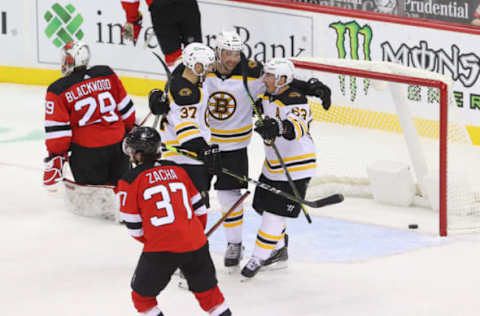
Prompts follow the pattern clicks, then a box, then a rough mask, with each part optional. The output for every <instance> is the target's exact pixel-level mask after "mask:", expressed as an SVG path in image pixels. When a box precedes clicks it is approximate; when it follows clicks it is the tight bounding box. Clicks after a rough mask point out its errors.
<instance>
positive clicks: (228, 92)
mask: <svg viewBox="0 0 480 316" xmlns="http://www.w3.org/2000/svg"><path fill="white" fill-rule="evenodd" d="M247 68H248V71H247V80H248V87H249V89H250V93H251V94H252V96H253V98H254V99H256V98H257V96H258V95H259V94H262V93H264V91H265V86H264V84H263V82H262V77H261V76H262V70H263V66H262V65H261V64H259V63H257V62H255V61H252V60H249V61H248V67H247ZM204 87H206V89H207V90H208V91H209V94H208V109H207V111H208V116H207V120H208V125H209V127H210V131H211V142H212V143H214V144H218V146H219V148H220V150H222V151H230V150H237V149H242V148H245V147H247V146H248V144H249V143H250V140H251V138H252V132H253V122H252V112H253V107H252V104H251V102H250V100H249V98H248V96H247V93H246V92H245V88H244V86H243V76H242V71H241V63H239V64H238V66H237V67H236V68H235V69H234V70H233V71H232V73H231V74H230V75H228V76H223V75H221V74H219V73H218V72H216V73H210V74H208V75H207V77H206V79H205V82H204Z"/></svg>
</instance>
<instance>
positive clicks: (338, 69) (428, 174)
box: [293, 58, 480, 236]
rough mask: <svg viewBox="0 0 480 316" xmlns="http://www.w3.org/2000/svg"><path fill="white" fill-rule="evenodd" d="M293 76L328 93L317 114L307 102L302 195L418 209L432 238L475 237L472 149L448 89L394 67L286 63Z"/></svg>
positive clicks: (475, 150) (439, 80)
mask: <svg viewBox="0 0 480 316" xmlns="http://www.w3.org/2000/svg"><path fill="white" fill-rule="evenodd" d="M293 61H294V63H295V65H296V69H297V70H296V77H297V78H300V79H308V78H311V77H316V78H318V79H319V80H320V81H322V82H323V83H325V84H327V85H328V86H329V87H330V88H331V89H332V106H331V108H330V109H329V110H328V111H325V110H324V109H323V108H322V106H321V103H320V101H319V100H316V99H315V98H312V99H310V104H311V110H312V114H313V117H314V121H313V122H312V124H311V127H310V132H311V135H312V137H313V138H314V139H315V145H316V148H317V177H316V178H314V179H312V182H311V185H310V188H309V193H308V194H309V195H310V196H312V195H315V196H322V195H327V194H330V193H333V192H341V193H343V194H344V195H345V196H346V197H349V196H354V197H365V198H374V200H375V202H378V203H379V205H382V204H385V203H387V204H392V205H397V206H402V207H408V206H420V207H424V208H428V209H431V210H432V216H435V217H437V216H438V223H439V225H438V232H439V234H440V235H441V236H446V235H447V233H452V232H471V231H475V230H480V203H479V200H480V199H479V194H478V192H479V191H480V171H479V170H480V168H472V166H476V165H478V162H479V161H480V160H479V159H480V147H478V146H474V145H473V144H472V142H471V135H470V134H469V130H468V129H467V126H466V125H465V123H464V120H463V115H464V113H463V112H462V111H461V109H460V108H458V107H457V106H456V104H455V99H454V96H453V90H452V88H453V82H452V81H451V80H450V79H449V78H447V77H445V76H443V75H440V74H437V73H433V72H429V71H423V70H420V69H415V68H409V67H404V66H401V65H398V64H394V63H387V62H371V61H354V60H343V59H333V60H332V59H328V60H326V59H319V58H301V59H295V60H293Z"/></svg>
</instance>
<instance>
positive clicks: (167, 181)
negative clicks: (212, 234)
mask: <svg viewBox="0 0 480 316" xmlns="http://www.w3.org/2000/svg"><path fill="white" fill-rule="evenodd" d="M157 164H158V163H157ZM117 190H118V191H117V192H118V194H119V197H120V215H121V218H122V220H123V221H125V223H126V226H127V229H128V231H129V233H130V235H132V236H133V237H135V238H136V239H138V240H141V241H143V242H144V248H143V251H146V252H160V251H167V252H188V251H193V250H197V249H199V248H201V247H202V246H204V245H205V243H206V242H207V238H206V236H205V233H204V231H203V230H204V227H203V225H202V223H201V222H200V219H199V218H198V217H197V216H201V215H205V214H207V209H206V208H205V205H204V202H203V199H202V196H201V195H200V193H198V191H197V189H196V188H195V186H194V185H193V183H192V180H190V177H189V176H188V175H187V173H186V172H185V170H184V169H183V168H181V167H179V166H175V165H174V166H161V165H156V166H153V165H141V166H138V167H136V168H134V169H132V170H130V171H128V172H127V173H126V174H125V175H124V176H123V177H122V179H120V181H119V182H118V187H117Z"/></svg>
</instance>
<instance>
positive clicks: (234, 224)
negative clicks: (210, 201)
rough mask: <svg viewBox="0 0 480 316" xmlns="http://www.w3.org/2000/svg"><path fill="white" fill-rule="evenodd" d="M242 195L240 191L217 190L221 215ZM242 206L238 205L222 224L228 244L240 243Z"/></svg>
mask: <svg viewBox="0 0 480 316" xmlns="http://www.w3.org/2000/svg"><path fill="white" fill-rule="evenodd" d="M241 196H242V193H241V192H240V190H219V191H217V198H218V200H219V202H220V205H221V207H222V214H224V212H226V211H227V210H229V209H230V208H231V207H232V205H233V204H235V202H237V201H238V200H239V199H240V197H241ZM242 224H243V204H240V205H239V206H238V207H237V208H236V209H235V210H234V211H233V212H232V213H231V214H230V215H229V216H228V217H227V218H226V219H225V221H224V222H223V227H224V231H225V237H226V239H227V242H229V243H235V244H238V243H241V242H242Z"/></svg>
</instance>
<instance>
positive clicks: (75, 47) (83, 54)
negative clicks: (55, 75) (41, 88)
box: [61, 41, 90, 76]
mask: <svg viewBox="0 0 480 316" xmlns="http://www.w3.org/2000/svg"><path fill="white" fill-rule="evenodd" d="M61 60H62V75H64V76H67V75H69V74H71V73H72V71H73V70H74V69H75V68H77V67H81V66H85V67H87V65H88V62H89V61H90V48H89V47H88V45H87V44H85V43H84V42H73V41H72V42H68V43H67V44H66V45H65V46H64V47H63V48H62V53H61Z"/></svg>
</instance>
